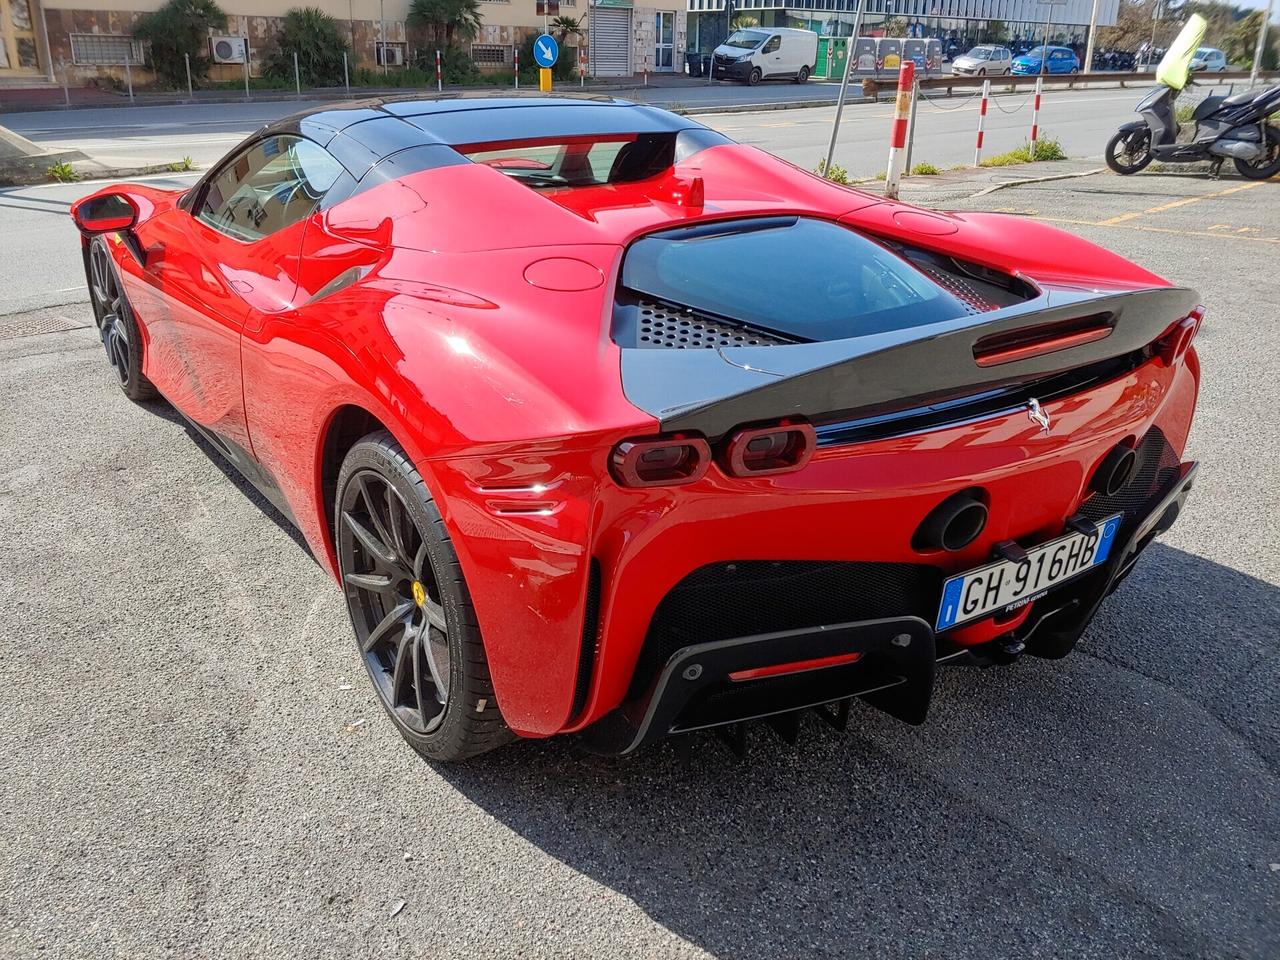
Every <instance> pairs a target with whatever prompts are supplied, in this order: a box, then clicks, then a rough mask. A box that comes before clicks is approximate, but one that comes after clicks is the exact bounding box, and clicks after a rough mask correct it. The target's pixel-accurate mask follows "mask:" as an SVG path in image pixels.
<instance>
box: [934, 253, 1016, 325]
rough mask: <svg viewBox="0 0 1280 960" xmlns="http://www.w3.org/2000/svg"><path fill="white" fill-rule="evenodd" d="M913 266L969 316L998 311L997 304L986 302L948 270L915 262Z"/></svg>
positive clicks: (969, 285)
mask: <svg viewBox="0 0 1280 960" xmlns="http://www.w3.org/2000/svg"><path fill="white" fill-rule="evenodd" d="M915 266H916V268H917V269H919V270H920V272H921V273H923V274H924V275H925V276H926V277H928V278H929V279H930V280H932V281H933V282H934V283H936V284H937V285H938V286H940V287H941V288H942V289H943V290H945V291H947V293H949V294H951V295H952V296H953V297H955V298H956V299H957V300H959V301H960V304H961V305H962V306H963V307H964V309H965V311H966V312H967V313H968V314H969V316H973V315H974V314H978V313H986V312H988V311H989V310H996V309H999V305H998V304H994V303H992V302H991V301H990V300H987V299H986V298H985V297H984V296H983V295H982V294H980V293H979V292H978V290H977V288H976V287H974V286H973V284H971V283H969V282H968V281H967V280H965V279H964V277H961V276H959V275H958V274H954V273H951V272H950V271H949V270H942V269H939V268H938V267H935V266H934V265H933V264H931V263H925V262H920V261H917V262H916V263H915Z"/></svg>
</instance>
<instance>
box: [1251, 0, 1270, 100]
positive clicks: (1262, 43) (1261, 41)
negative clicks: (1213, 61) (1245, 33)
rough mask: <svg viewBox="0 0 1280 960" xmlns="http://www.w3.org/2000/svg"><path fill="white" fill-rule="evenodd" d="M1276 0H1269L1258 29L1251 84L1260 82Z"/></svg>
mask: <svg viewBox="0 0 1280 960" xmlns="http://www.w3.org/2000/svg"><path fill="white" fill-rule="evenodd" d="M1273 3H1274V0H1267V12H1266V13H1264V14H1263V15H1262V27H1261V28H1260V29H1259V30H1258V45H1257V46H1256V47H1255V48H1254V51H1253V69H1252V70H1250V71H1249V86H1250V87H1252V86H1253V85H1254V84H1256V83H1257V82H1258V71H1259V70H1261V69H1262V54H1263V53H1264V52H1265V51H1266V49H1267V28H1268V27H1269V26H1271V7H1272V4H1273Z"/></svg>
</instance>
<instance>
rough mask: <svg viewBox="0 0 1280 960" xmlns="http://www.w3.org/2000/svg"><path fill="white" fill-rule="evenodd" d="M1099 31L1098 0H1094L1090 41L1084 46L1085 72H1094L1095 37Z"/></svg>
mask: <svg viewBox="0 0 1280 960" xmlns="http://www.w3.org/2000/svg"><path fill="white" fill-rule="evenodd" d="M1097 33H1098V0H1093V12H1092V13H1090V14H1089V42H1088V43H1087V44H1085V48H1084V72H1085V73H1093V38H1094V37H1095V36H1096V35H1097Z"/></svg>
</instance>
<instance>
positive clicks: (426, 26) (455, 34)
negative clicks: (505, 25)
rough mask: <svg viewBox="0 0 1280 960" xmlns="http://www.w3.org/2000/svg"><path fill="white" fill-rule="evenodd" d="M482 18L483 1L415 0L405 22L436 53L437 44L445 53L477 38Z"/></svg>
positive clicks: (410, 5)
mask: <svg viewBox="0 0 1280 960" xmlns="http://www.w3.org/2000/svg"><path fill="white" fill-rule="evenodd" d="M480 19H481V17H480V0H413V2H412V3H410V4H409V15H408V16H407V17H406V18H405V23H406V24H407V25H408V27H409V29H411V30H414V31H417V32H419V33H421V34H422V37H423V39H424V40H425V42H424V44H423V45H424V46H429V47H430V48H431V49H432V50H433V51H434V50H435V48H436V46H437V45H440V48H441V49H442V50H443V49H447V48H450V47H453V46H455V45H456V44H457V43H458V42H460V41H464V40H471V39H474V38H475V35H476V34H477V33H479V32H480ZM432 56H433V57H434V56H435V54H434V52H433V53H432Z"/></svg>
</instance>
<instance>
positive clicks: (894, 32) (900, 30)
mask: <svg viewBox="0 0 1280 960" xmlns="http://www.w3.org/2000/svg"><path fill="white" fill-rule="evenodd" d="M884 35H885V36H886V37H905V36H906V35H907V18H906V17H890V18H889V19H888V20H886V21H885V22H884Z"/></svg>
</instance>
